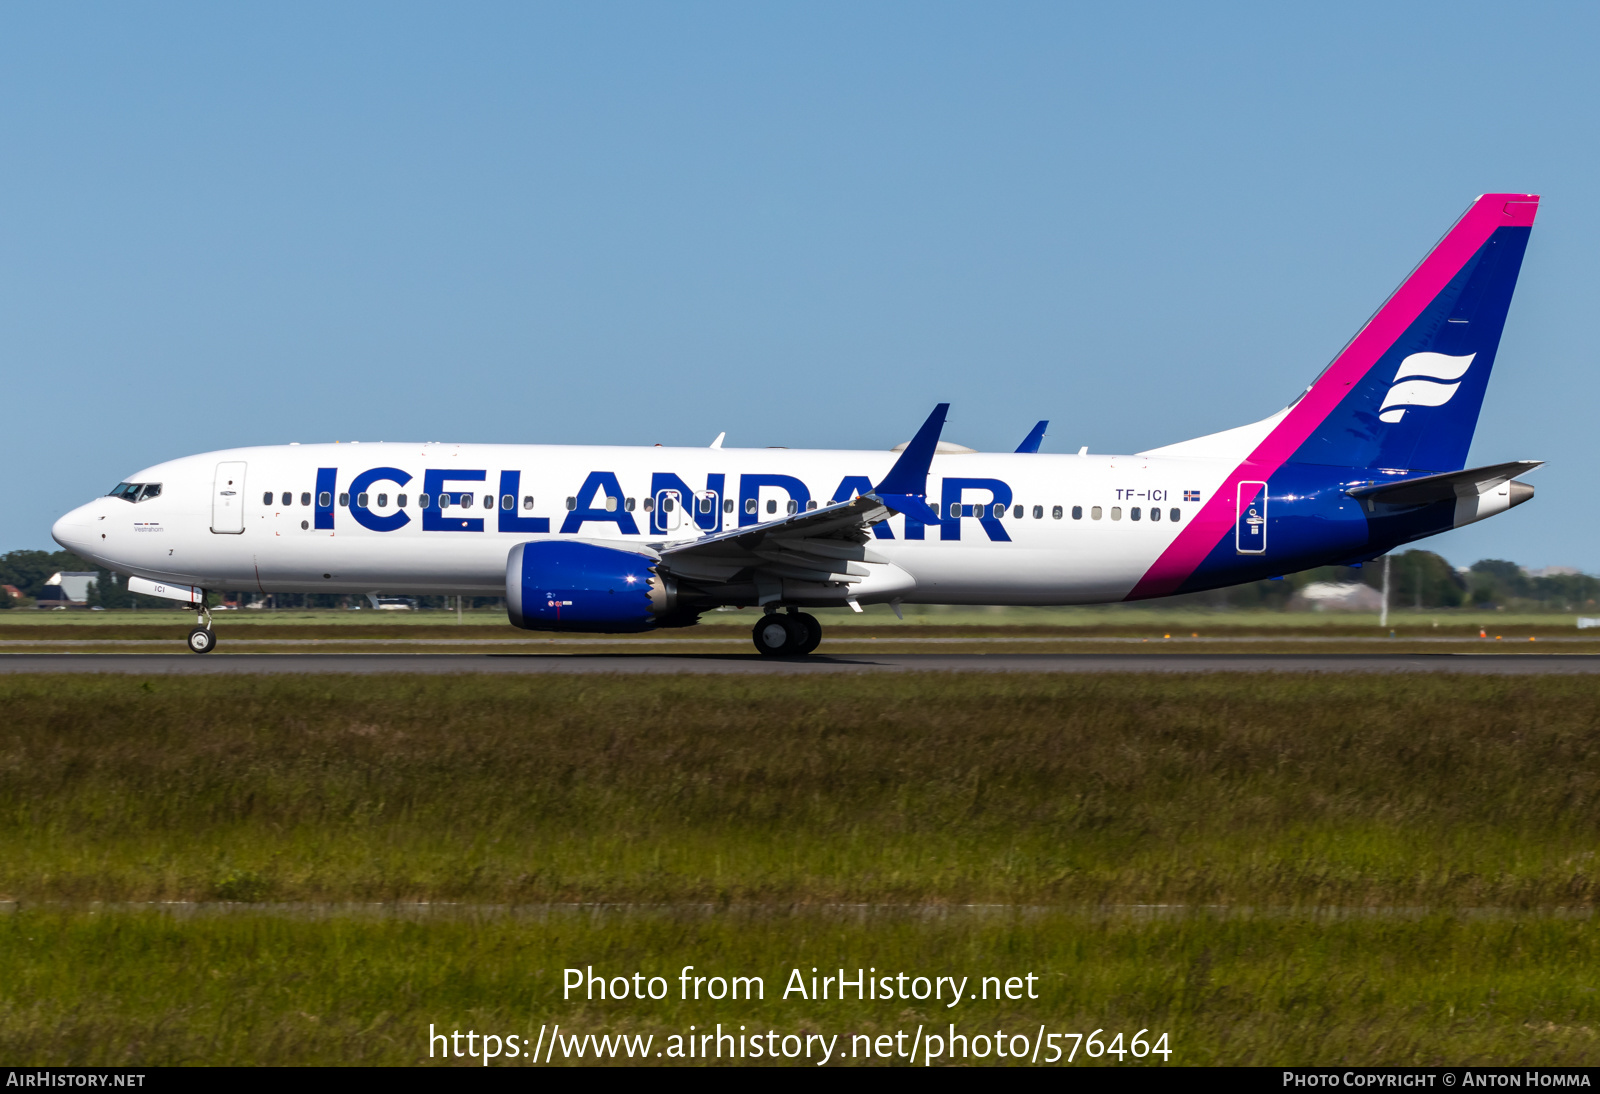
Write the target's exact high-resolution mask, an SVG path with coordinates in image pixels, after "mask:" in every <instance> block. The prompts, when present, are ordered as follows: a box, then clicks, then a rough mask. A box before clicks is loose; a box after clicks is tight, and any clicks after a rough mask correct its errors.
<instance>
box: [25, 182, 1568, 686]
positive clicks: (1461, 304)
mask: <svg viewBox="0 0 1600 1094" xmlns="http://www.w3.org/2000/svg"><path fill="white" fill-rule="evenodd" d="M1538 208H1539V198H1538V196H1537V195H1531V194H1485V195H1483V196H1481V197H1479V198H1477V199H1476V200H1475V201H1474V202H1473V203H1472V204H1471V206H1470V207H1469V208H1468V209H1467V211H1466V212H1465V213H1464V214H1463V215H1462V216H1461V218H1460V219H1459V220H1458V221H1456V223H1455V224H1454V225H1453V226H1452V227H1451V228H1450V230H1449V231H1448V232H1447V233H1446V234H1445V235H1444V237H1443V238H1442V239H1441V240H1440V241H1439V242H1438V243H1437V244H1436V245H1435V246H1434V247H1433V249H1432V250H1431V251H1430V252H1429V253H1428V255H1427V256H1426V257H1425V258H1424V259H1423V260H1422V262H1421V264H1420V265H1418V266H1417V267H1416V269H1415V270H1413V271H1412V272H1411V274H1410V275H1409V276H1407V277H1406V279H1405V280H1404V281H1403V282H1402V283H1401V285H1400V287H1399V288H1398V289H1396V290H1395V292H1394V293H1393V294H1392V295H1391V296H1390V297H1389V298H1388V299H1387V300H1386V301H1385V302H1384V303H1383V305H1382V306H1381V307H1380V308H1379V309H1378V310H1377V312H1376V313H1374V314H1373V316H1372V318H1371V319H1369V320H1368V321H1367V322H1366V323H1365V324H1364V325H1363V326H1362V327H1361V329H1360V330H1359V331H1358V332H1357V333H1356V335H1355V336H1354V337H1353V338H1352V339H1351V340H1350V341H1349V343H1347V344H1346V345H1345V347H1344V348H1343V349H1341V350H1340V351H1339V353H1338V354H1337V355H1335V357H1334V358H1333V360H1332V362H1331V363H1330V364H1328V366H1327V367H1326V368H1325V369H1323V371H1322V373H1321V374H1320V375H1319V376H1318V377H1317V378H1316V379H1315V380H1314V381H1313V382H1312V383H1311V385H1310V386H1309V387H1307V388H1306V389H1305V391H1304V392H1303V393H1302V394H1301V395H1300V396H1299V397H1298V398H1297V399H1296V400H1295V401H1294V402H1293V403H1291V404H1290V405H1289V406H1287V407H1285V408H1284V409H1283V410H1280V411H1279V412H1278V413H1276V414H1273V415H1272V416H1270V417H1268V418H1264V419H1262V420H1261V421H1258V422H1254V423H1252V424H1249V425H1243V426H1239V427H1237V428H1234V429H1228V430H1225V431H1223V432H1220V433H1214V434H1210V435H1208V436H1203V437H1199V438H1196V439H1194V440H1188V441H1182V442H1180V443H1177V444H1169V445H1166V446H1164V447H1161V448H1153V449H1150V450H1148V451H1144V452H1137V453H1134V454H1132V455H1126V456H1107V455H1091V454H1089V452H1088V451H1087V449H1080V450H1079V451H1078V452H1077V453H1076V454H1073V455H1057V454H1049V453H1041V452H1039V451H1038V449H1039V445H1040V442H1041V440H1042V438H1043V436H1044V432H1045V428H1046V426H1047V424H1048V423H1047V422H1040V423H1039V424H1038V425H1037V426H1035V427H1034V429H1033V431H1032V432H1031V433H1030V434H1029V435H1028V437H1027V439H1026V440H1024V441H1023V443H1022V444H1021V445H1020V446H1019V448H1018V449H1017V451H1015V452H1007V453H990V452H974V451H972V450H970V449H966V448H963V447H962V446H960V445H953V444H951V443H950V442H948V441H943V440H942V439H941V434H942V431H943V427H944V424H945V421H946V416H947V413H946V412H947V410H948V404H946V403H940V404H939V405H938V406H937V407H936V408H935V409H934V410H933V412H932V413H931V414H930V415H929V416H928V418H927V420H926V421H924V422H923V423H922V426H921V428H920V429H918V430H917V432H916V434H915V436H914V437H913V438H912V440H911V441H910V442H909V443H907V444H906V445H904V446H901V447H900V448H899V449H898V450H897V451H891V452H887V453H885V452H872V451H835V450H790V449H775V448H769V449H735V448H724V447H722V441H723V436H718V438H717V439H716V441H714V442H713V443H712V445H711V446H710V447H709V448H678V447H661V446H654V447H642V446H641V447H601V446H579V445H515V444H442V443H437V442H428V443H376V444H371V443H369V444H360V443H357V442H350V443H345V444H337V443H336V444H304V445H302V444H291V445H278V446H268V447H250V448H235V449H228V450H225V451H219V452H208V453H204V454H201V455H197V456H187V457H184V458H181V459H175V460H171V461H168V462H166V463H160V464H157V465H155V466H154V467H149V468H146V469H144V470H142V471H140V472H138V473H137V474H134V475H130V476H128V477H127V478H126V479H125V480H123V481H122V482H120V483H118V485H117V486H116V488H115V489H113V490H112V491H111V492H110V493H109V494H108V495H106V496H104V497H100V498H96V499H95V500H93V501H90V502H89V503H87V504H85V505H82V506H79V507H78V508H76V509H74V510H72V511H71V512H70V513H67V514H66V515H65V516H63V517H62V518H61V519H60V520H58V521H57V522H56V523H55V525H54V527H53V528H52V530H51V534H52V535H53V536H54V538H55V540H56V542H57V543H59V544H61V546H63V547H65V548H66V549H68V550H70V551H72V552H73V553H74V554H76V555H78V556H79V557H81V558H84V559H88V560H90V561H92V562H94V563H96V564H98V565H100V566H103V567H106V568H108V569H110V570H113V571H116V572H118V573H121V574H124V575H127V587H128V589H129V590H130V591H133V592H138V593H145V594H148V595H152V596H160V597H165V598H168V599H171V600H175V601H178V602H179V603H182V604H187V605H190V606H192V607H194V609H195V611H196V622H195V626H194V628H193V630H191V631H190V632H189V637H188V645H189V648H190V649H191V650H193V651H194V652H196V653H207V652H210V651H211V650H212V649H214V648H215V647H216V641H217V640H216V634H215V631H214V628H213V625H212V620H211V616H210V612H209V610H208V608H207V590H217V589H248V590H253V591H255V592H259V593H263V594H265V593H274V592H303V593H328V592H333V593H347V594H364V595H367V596H369V597H371V598H373V600H374V603H376V598H377V597H378V596H379V595H383V596H390V597H392V596H410V595H417V594H446V595H451V594H454V595H463V594H464V595H468V596H482V595H492V596H501V597H504V598H505V604H506V611H507V615H508V617H509V619H510V622H511V623H512V624H513V625H515V626H517V627H521V628H524V629H527V630H534V631H571V632H599V633H629V632H642V631H651V630H657V629H664V628H674V627H686V626H690V625H692V624H694V623H695V622H697V621H698V619H699V617H700V616H701V615H702V614H703V613H705V612H707V611H710V610H712V609H715V608H724V607H731V608H753V609H757V610H758V611H759V613H760V614H759V616H758V617H757V618H756V621H755V623H754V626H753V627H752V639H753V641H754V643H755V647H756V649H757V650H758V651H759V652H760V653H761V654H763V655H768V656H783V655H801V654H808V653H810V652H811V651H813V650H815V649H816V648H817V646H818V644H819V643H820V642H821V639H822V628H821V625H820V624H819V623H818V621H817V619H816V617H815V616H814V615H812V614H811V613H810V612H808V611H806V610H805V609H807V608H817V607H849V608H852V609H854V610H856V611H860V610H861V609H862V607H863V606H864V605H868V604H888V605H889V606H890V607H891V608H892V609H893V610H894V612H895V613H896V614H897V615H898V614H900V606H901V605H902V604H991V605H994V604H999V605H1064V604H1098V603H1108V602H1114V601H1132V600H1146V599H1150V598H1153V597H1163V596H1171V595H1173V594H1177V593H1188V592H1195V591H1199V590H1203V589H1215V588H1219V587H1222V586H1227V585H1235V584H1239V583H1242V582H1249V581H1256V580H1259V579H1262V578H1270V577H1279V576H1282V575H1284V574H1286V573H1292V572H1296V571H1300V570H1305V569H1309V568H1311V567H1315V566H1324V565H1356V564H1359V563H1362V562H1366V561H1370V560H1372V559H1374V558H1377V557H1379V556H1381V555H1383V554H1385V553H1387V552H1389V551H1391V550H1393V549H1394V548H1395V547H1397V546H1399V545H1401V544H1404V543H1410V542H1413V541H1416V540H1419V539H1423V538H1425V537H1427V536H1432V535H1437V534H1438V533H1440V532H1444V531H1447V530H1449V529H1451V528H1459V527H1462V526H1463V525H1466V524H1471V523H1473V522H1474V521H1479V520H1483V519H1485V518H1487V517H1490V516H1494V515H1495V514H1497V513H1500V512H1503V511H1505V510H1507V509H1510V508H1512V507H1513V506H1517V505H1521V504H1522V503H1523V502H1525V501H1527V500H1528V499H1529V498H1531V497H1532V496H1533V488H1532V487H1531V486H1529V485H1528V484H1526V483H1523V482H1520V481H1518V480H1517V478H1516V476H1518V475H1520V474H1522V473H1524V472H1527V471H1530V470H1532V469H1534V468H1536V467H1538V466H1540V463H1541V461H1538V460H1519V461H1512V462H1505V463H1497V464H1492V465H1488V466H1484V467H1474V468H1467V467H1466V457H1467V449H1468V446H1469V445H1470V443H1471V441H1472V434H1473V430H1474V428H1475V427H1476V424H1477V420H1478V413H1479V410H1480V408H1481V406H1482V404H1483V398H1484V392H1485V390H1486V388H1487V386H1488V382H1489V373H1490V370H1491V369H1492V368H1493V365H1494V359H1495V354H1496V351H1497V349H1498V347H1499V343H1500V336H1501V330H1502V328H1503V326H1504V324H1505V318H1506V313H1507V310H1508V309H1509V307H1510V304H1511V295H1512V290H1513V288H1514V287H1515V284H1516V279H1517V274H1518V272H1519V270H1520V268H1521V265H1522V258H1523V253H1524V251H1525V249H1526V247H1527V242H1528V235H1529V232H1530V231H1531V229H1532V226H1533V221H1534V217H1535V215H1536V213H1537V212H1538Z"/></svg>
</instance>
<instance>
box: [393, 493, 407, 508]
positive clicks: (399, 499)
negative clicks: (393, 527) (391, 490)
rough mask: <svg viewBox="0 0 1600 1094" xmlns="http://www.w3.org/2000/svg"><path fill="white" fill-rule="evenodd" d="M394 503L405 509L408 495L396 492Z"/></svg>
mask: <svg viewBox="0 0 1600 1094" xmlns="http://www.w3.org/2000/svg"><path fill="white" fill-rule="evenodd" d="M394 504H395V506H396V507H397V508H400V509H404V508H405V507H406V496H405V495H404V494H396V495H395V499H394Z"/></svg>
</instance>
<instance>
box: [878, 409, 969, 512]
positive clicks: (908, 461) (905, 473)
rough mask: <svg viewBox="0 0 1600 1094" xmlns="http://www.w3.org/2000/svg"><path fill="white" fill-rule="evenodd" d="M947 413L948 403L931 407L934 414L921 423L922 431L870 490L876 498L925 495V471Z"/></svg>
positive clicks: (926, 473) (926, 475)
mask: <svg viewBox="0 0 1600 1094" xmlns="http://www.w3.org/2000/svg"><path fill="white" fill-rule="evenodd" d="M949 410H950V404H949V403H940V404H939V405H938V406H936V407H934V408H933V413H932V414H929V415H928V420H927V421H925V422H923V423H922V428H921V429H919V430H917V435H916V436H915V437H912V438H911V443H910V444H908V445H906V447H905V451H904V452H901V453H900V458H899V459H898V460H895V461H894V466H893V467H891V468H889V473H888V474H887V475H885V476H884V477H883V481H882V482H880V483H878V485H877V486H875V487H873V488H872V492H873V493H874V494H877V495H878V496H879V497H882V496H883V495H884V494H912V495H914V496H917V497H926V496H927V493H928V468H929V467H931V466H932V465H933V450H934V449H935V448H936V447H937V446H938V444H939V434H940V433H942V432H944V419H945V415H946V414H947V413H949Z"/></svg>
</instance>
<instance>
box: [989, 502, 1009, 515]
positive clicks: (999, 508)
mask: <svg viewBox="0 0 1600 1094" xmlns="http://www.w3.org/2000/svg"><path fill="white" fill-rule="evenodd" d="M992 511H993V513H994V515H995V516H996V517H997V518H998V517H1003V516H1005V515H1006V507H1005V506H1004V505H1001V504H1000V503H999V502H995V504H994V509H993V510H992Z"/></svg>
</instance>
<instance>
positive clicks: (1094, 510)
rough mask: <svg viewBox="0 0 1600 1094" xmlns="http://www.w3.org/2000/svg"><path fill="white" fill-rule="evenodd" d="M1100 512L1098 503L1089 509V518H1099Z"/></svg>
mask: <svg viewBox="0 0 1600 1094" xmlns="http://www.w3.org/2000/svg"><path fill="white" fill-rule="evenodd" d="M1100 512H1101V510H1100V507H1099V506H1098V505H1096V506H1092V507H1091V508H1090V509H1089V519H1090V520H1099V519H1100Z"/></svg>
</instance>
